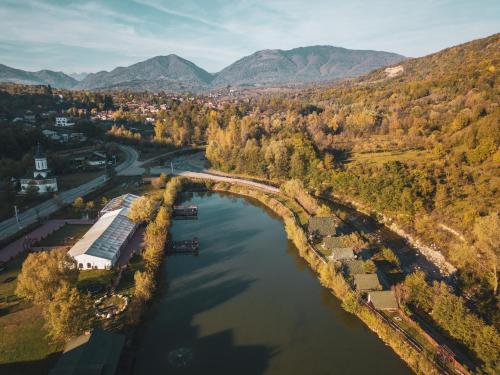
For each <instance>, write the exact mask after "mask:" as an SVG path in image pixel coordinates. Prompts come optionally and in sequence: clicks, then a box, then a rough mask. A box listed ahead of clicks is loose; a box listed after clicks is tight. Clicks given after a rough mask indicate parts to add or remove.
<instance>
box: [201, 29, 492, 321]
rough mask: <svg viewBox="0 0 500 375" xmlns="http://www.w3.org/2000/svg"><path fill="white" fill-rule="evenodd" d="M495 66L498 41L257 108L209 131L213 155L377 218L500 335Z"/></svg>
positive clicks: (227, 166)
mask: <svg viewBox="0 0 500 375" xmlns="http://www.w3.org/2000/svg"><path fill="white" fill-rule="evenodd" d="M499 63H500V34H495V35H492V36H490V37H487V38H483V39H479V40H475V41H471V42H469V43H465V44H462V45H458V46H455V47H452V48H448V49H445V50H443V51H440V52H438V53H435V54H432V55H429V56H425V57H422V58H417V59H411V60H406V61H403V62H401V63H398V64H397V65H393V66H391V67H384V68H380V69H378V70H376V71H374V72H371V73H369V74H367V75H364V76H362V77H359V78H355V79H351V80H348V81H346V82H342V83H339V84H336V85H334V86H331V87H330V88H324V87H314V88H309V89H307V90H303V91H302V92H301V93H297V92H294V93H293V94H282V95H279V96H270V97H269V98H253V99H252V101H251V102H250V103H249V104H248V107H247V108H244V109H240V110H241V112H242V113H245V115H242V116H240V118H238V119H236V120H231V121H230V122H229V123H228V124H224V123H223V124H221V126H219V127H215V126H212V127H211V128H210V132H209V137H208V146H207V156H208V157H209V159H210V162H211V164H212V165H213V166H214V167H216V168H219V169H222V170H224V171H226V172H237V173H242V174H253V175H257V176H259V177H263V178H266V179H271V180H274V181H275V182H276V183H281V182H282V181H283V180H287V179H291V178H294V179H299V180H301V181H303V182H304V184H306V185H307V187H308V188H309V189H311V191H314V192H316V193H321V194H323V195H324V196H325V197H328V198H330V197H335V198H340V199H342V200H344V201H347V202H355V203H356V204H357V205H360V206H362V207H364V208H365V209H366V210H369V211H373V212H375V213H378V214H379V215H378V217H381V218H382V217H383V218H384V219H385V220H386V221H387V222H388V223H392V224H394V225H397V226H398V228H399V229H401V230H404V231H405V232H406V233H407V234H408V235H410V236H412V237H414V238H417V239H418V240H419V241H420V243H424V244H427V245H428V246H429V247H430V248H434V249H438V250H439V251H441V253H442V255H444V256H445V257H446V259H447V260H448V261H449V262H451V263H452V264H453V266H455V267H456V268H457V269H458V272H457V274H456V275H455V276H456V278H457V283H456V286H457V290H459V291H460V293H463V294H464V295H466V296H467V297H468V299H470V300H471V301H473V302H472V303H475V304H476V306H477V310H478V312H479V314H480V315H481V316H482V317H484V318H485V319H486V320H487V321H488V322H491V323H494V324H496V325H497V327H500V313H499V312H498V311H499V310H498V307H497V306H498V305H497V303H500V302H499V300H498V294H497V287H498V282H497V280H498V271H497V269H498V258H499V256H500V254H499V248H498V245H497V244H498V225H499V224H498V220H497V218H498V215H497V213H498V212H500V200H499V199H498V197H499V192H500V190H499V189H500V168H499V165H500V107H499V105H498V103H500V97H499V93H500V92H499V90H498V88H499V87H500V82H499V80H500V79H499V78H500V77H499V71H498V69H499V68H498V67H499ZM255 107H258V108H259V111H255V110H254V108H255ZM228 140H231V141H230V142H229V141H228ZM485 223H487V224H485ZM485 233H490V234H491V235H492V236H494V237H495V238H489V237H488V235H485ZM488 241H490V242H488Z"/></svg>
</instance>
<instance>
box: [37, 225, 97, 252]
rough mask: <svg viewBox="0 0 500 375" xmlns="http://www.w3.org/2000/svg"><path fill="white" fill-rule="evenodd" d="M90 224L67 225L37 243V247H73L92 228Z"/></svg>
mask: <svg viewBox="0 0 500 375" xmlns="http://www.w3.org/2000/svg"><path fill="white" fill-rule="evenodd" d="M91 226H92V225H90V224H65V225H64V226H62V227H61V228H59V229H58V230H56V231H55V232H53V233H51V234H49V235H48V236H47V237H45V238H44V239H42V240H41V241H39V242H38V243H37V246H44V247H45V246H63V245H67V246H71V245H73V244H75V243H76V241H78V240H79V239H80V238H81V237H82V236H83V235H84V234H85V233H86V232H87V231H88V230H89V229H90V227H91Z"/></svg>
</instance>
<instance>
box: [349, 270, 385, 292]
mask: <svg viewBox="0 0 500 375" xmlns="http://www.w3.org/2000/svg"><path fill="white" fill-rule="evenodd" d="M354 285H355V286H356V290H380V289H382V285H380V281H379V279H378V275H377V274H376V273H369V274H360V275H354Z"/></svg>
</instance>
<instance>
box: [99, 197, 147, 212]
mask: <svg viewBox="0 0 500 375" xmlns="http://www.w3.org/2000/svg"><path fill="white" fill-rule="evenodd" d="M138 198H140V197H139V196H138V195H135V194H123V195H120V196H119V197H116V198H113V199H111V200H110V201H109V202H108V204H107V205H105V206H104V207H103V208H102V210H101V214H104V213H106V212H109V211H114V210H117V209H119V208H126V209H129V208H130V205H131V204H132V202H133V201H135V200H136V199H138Z"/></svg>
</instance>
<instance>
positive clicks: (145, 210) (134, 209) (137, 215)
mask: <svg viewBox="0 0 500 375" xmlns="http://www.w3.org/2000/svg"><path fill="white" fill-rule="evenodd" d="M155 210H156V204H155V202H154V201H153V200H152V199H151V198H148V197H145V196H143V197H140V198H139V199H136V200H135V201H133V202H132V204H131V205H130V208H129V210H128V218H129V219H130V220H132V221H133V222H135V223H142V222H145V221H147V222H149V221H151V220H152V219H153V215H154V213H155Z"/></svg>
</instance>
